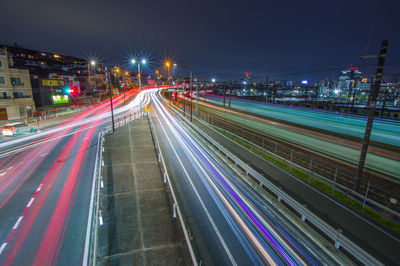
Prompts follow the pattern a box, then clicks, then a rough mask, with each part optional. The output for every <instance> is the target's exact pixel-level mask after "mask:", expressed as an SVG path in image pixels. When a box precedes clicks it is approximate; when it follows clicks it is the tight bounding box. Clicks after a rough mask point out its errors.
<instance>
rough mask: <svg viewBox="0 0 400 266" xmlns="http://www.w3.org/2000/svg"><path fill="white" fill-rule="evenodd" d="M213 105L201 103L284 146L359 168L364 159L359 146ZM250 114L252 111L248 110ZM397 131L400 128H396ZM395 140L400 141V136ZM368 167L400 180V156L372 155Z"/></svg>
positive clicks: (212, 112)
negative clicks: (278, 140) (360, 159)
mask: <svg viewBox="0 0 400 266" xmlns="http://www.w3.org/2000/svg"><path fill="white" fill-rule="evenodd" d="M209 101H210V99H208V98H207V99H206V103H204V102H199V103H200V104H201V105H205V106H206V108H207V112H210V113H211V114H213V115H216V116H218V117H221V118H223V119H226V120H228V121H233V122H234V123H236V124H238V125H240V126H242V127H245V128H249V129H252V130H255V131H257V132H261V133H263V134H267V135H269V136H272V137H274V138H277V139H280V140H282V141H284V142H288V143H293V144H295V145H299V146H302V147H304V148H306V149H311V150H313V151H317V152H319V153H322V154H327V155H329V156H333V157H336V158H339V159H341V160H344V161H347V162H350V163H353V164H356V165H357V164H358V159H359V156H360V150H359V147H356V146H355V145H353V146H351V145H347V144H346V142H345V141H344V140H341V139H339V138H333V137H332V138H331V137H329V136H328V137H320V136H316V134H314V133H313V135H309V134H308V133H307V134H305V133H304V132H305V130H302V129H300V128H296V127H294V126H287V125H285V124H284V123H281V122H277V121H269V120H268V119H264V118H259V117H255V116H252V115H250V114H243V113H239V112H237V111H235V110H227V109H223V108H222V107H217V106H214V107H213V108H209V107H212V106H211V105H207V102H209ZM246 111H248V110H247V109H246ZM327 128H328V129H329V126H327ZM393 128H396V127H395V126H393ZM394 130H397V129H394ZM395 137H397V138H399V137H398V136H395ZM333 139H335V141H333ZM399 143H400V141H399ZM358 146H360V144H358ZM371 148H372V147H371ZM392 153H393V152H392ZM365 167H367V168H369V169H372V170H375V171H378V172H381V173H385V174H387V175H390V176H392V177H395V178H400V163H399V160H398V154H397V157H396V156H395V158H393V157H390V156H386V155H383V156H382V155H381V154H377V153H372V152H369V153H368V154H367V158H366V162H365Z"/></svg>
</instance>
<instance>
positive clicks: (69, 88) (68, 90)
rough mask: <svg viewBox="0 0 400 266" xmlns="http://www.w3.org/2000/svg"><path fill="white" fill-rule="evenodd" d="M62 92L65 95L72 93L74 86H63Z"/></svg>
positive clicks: (74, 91)
mask: <svg viewBox="0 0 400 266" xmlns="http://www.w3.org/2000/svg"><path fill="white" fill-rule="evenodd" d="M63 93H64V94H67V95H71V94H72V95H74V94H75V93H76V90H75V88H74V87H65V88H64V89H63Z"/></svg>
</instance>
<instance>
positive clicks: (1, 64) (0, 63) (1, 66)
mask: <svg viewBox="0 0 400 266" xmlns="http://www.w3.org/2000/svg"><path fill="white" fill-rule="evenodd" d="M0 68H3V62H2V61H1V60H0Z"/></svg>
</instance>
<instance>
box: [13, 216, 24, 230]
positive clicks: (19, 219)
mask: <svg viewBox="0 0 400 266" xmlns="http://www.w3.org/2000/svg"><path fill="white" fill-rule="evenodd" d="M22 218H24V216H20V217H19V218H18V220H17V222H16V223H15V224H14V227H13V228H12V229H14V230H15V229H17V227H18V225H19V223H20V222H21V220H22Z"/></svg>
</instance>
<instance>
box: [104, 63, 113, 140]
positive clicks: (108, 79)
mask: <svg viewBox="0 0 400 266" xmlns="http://www.w3.org/2000/svg"><path fill="white" fill-rule="evenodd" d="M105 69H106V79H107V82H108V86H109V87H110V106H111V124H112V132H113V133H114V132H115V125H114V109H113V102H112V89H111V79H110V78H109V77H108V67H107V66H105ZM110 77H111V74H110Z"/></svg>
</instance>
